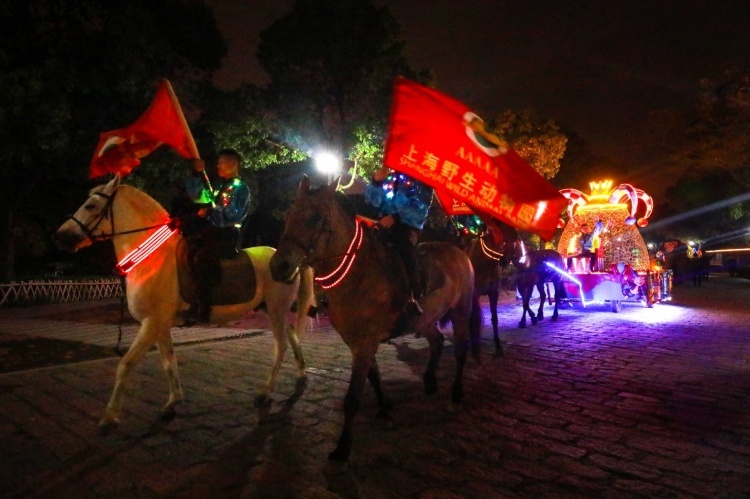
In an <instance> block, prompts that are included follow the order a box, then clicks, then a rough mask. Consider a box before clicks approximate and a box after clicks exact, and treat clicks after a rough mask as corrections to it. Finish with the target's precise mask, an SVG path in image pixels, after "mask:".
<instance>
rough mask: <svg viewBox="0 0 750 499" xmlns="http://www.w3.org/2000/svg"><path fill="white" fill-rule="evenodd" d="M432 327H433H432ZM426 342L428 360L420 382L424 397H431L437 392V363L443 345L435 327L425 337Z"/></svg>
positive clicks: (443, 337) (442, 340) (441, 334)
mask: <svg viewBox="0 0 750 499" xmlns="http://www.w3.org/2000/svg"><path fill="white" fill-rule="evenodd" d="M433 327H434V326H433ZM427 341H428V343H429V345H430V358H429V359H428V360H427V368H426V369H425V372H424V376H422V381H423V382H424V393H425V395H432V394H433V393H435V392H436V391H437V376H436V375H435V372H436V371H437V366H438V362H440V356H441V355H442V354H443V344H444V343H445V336H443V333H441V332H440V330H439V329H438V328H437V327H434V330H433V332H432V334H430V335H428V336H427Z"/></svg>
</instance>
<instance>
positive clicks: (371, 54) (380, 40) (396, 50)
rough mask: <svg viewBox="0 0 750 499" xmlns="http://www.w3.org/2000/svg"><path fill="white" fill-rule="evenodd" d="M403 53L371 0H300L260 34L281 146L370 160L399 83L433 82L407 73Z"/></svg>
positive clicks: (391, 24) (388, 17) (393, 27)
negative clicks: (371, 148)
mask: <svg viewBox="0 0 750 499" xmlns="http://www.w3.org/2000/svg"><path fill="white" fill-rule="evenodd" d="M405 47H406V45H405V42H404V40H403V38H402V36H401V32H400V26H399V24H398V23H397V21H396V20H395V18H394V17H393V15H392V14H391V12H390V10H389V9H388V8H385V7H376V6H375V5H374V3H373V2H372V1H371V0H296V1H295V2H294V5H293V7H292V10H291V11H290V13H289V14H287V15H286V16H284V17H282V18H281V19H279V20H278V21H276V22H275V23H274V24H273V25H271V26H270V27H269V28H268V29H266V30H265V31H263V32H262V33H261V43H260V46H259V48H258V54H257V55H258V58H259V60H260V62H261V64H262V65H263V67H264V68H265V69H266V71H267V72H268V74H269V75H270V83H269V85H268V87H267V89H266V90H267V96H268V102H269V108H270V109H272V110H273V118H274V123H275V124H276V126H277V129H278V132H279V134H280V137H281V138H282V140H284V141H285V142H287V143H290V144H292V145H294V146H295V147H298V148H299V149H301V150H303V151H306V152H310V151H314V150H316V149H320V148H324V149H328V150H331V151H333V152H335V153H337V154H338V155H340V156H341V157H349V158H351V159H354V157H357V156H359V157H360V158H365V157H368V158H369V157H372V155H371V154H370V155H367V154H362V153H363V150H366V149H367V147H368V146H367V144H370V145H371V144H378V145H382V144H381V143H382V141H383V139H384V138H385V130H386V123H387V120H388V110H389V108H390V101H391V95H392V86H393V81H394V79H395V77H396V76H399V75H401V76H406V77H409V78H413V79H418V80H422V81H425V80H426V79H427V78H428V74H427V73H426V72H424V73H423V74H417V72H416V71H414V70H413V69H411V68H410V66H409V64H408V62H407V60H406V56H405ZM362 141H364V143H365V145H362ZM370 166H371V167H372V168H374V165H370Z"/></svg>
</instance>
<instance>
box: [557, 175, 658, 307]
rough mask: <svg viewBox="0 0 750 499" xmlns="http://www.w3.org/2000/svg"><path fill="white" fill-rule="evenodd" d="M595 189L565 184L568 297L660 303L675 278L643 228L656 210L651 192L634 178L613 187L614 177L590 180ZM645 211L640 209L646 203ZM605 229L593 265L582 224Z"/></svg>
mask: <svg viewBox="0 0 750 499" xmlns="http://www.w3.org/2000/svg"><path fill="white" fill-rule="evenodd" d="M589 186H590V188H591V194H589V195H586V194H584V193H582V192H581V191H579V190H576V189H562V190H561V191H560V193H561V194H563V196H565V197H566V198H567V199H568V201H569V203H568V221H567V223H566V222H564V221H562V220H561V226H562V224H565V225H564V227H565V228H564V230H563V233H562V236H561V237H560V242H559V244H558V248H557V251H558V252H559V253H560V254H561V255H562V256H563V258H564V259H565V262H566V265H567V267H568V268H567V269H566V270H567V278H566V279H565V291H566V294H567V299H568V300H575V301H580V302H581V303H582V304H583V305H584V306H585V305H586V304H588V303H591V302H599V303H603V302H609V303H611V304H612V310H613V311H614V312H618V311H620V309H621V306H622V302H628V301H630V302H645V304H646V305H647V306H648V307H649V308H650V307H653V305H654V303H657V302H660V301H662V300H666V299H668V298H669V297H670V294H671V289H672V281H671V276H670V273H669V271H663V270H662V269H661V266H660V265H658V264H657V263H656V262H652V261H651V257H650V255H649V252H648V248H647V247H646V243H645V242H644V241H643V237H641V235H640V233H639V232H638V228H639V227H645V226H646V225H647V224H648V217H649V216H650V215H651V211H652V210H653V200H652V199H651V196H649V195H648V194H646V193H645V192H643V191H642V190H641V189H637V188H635V187H633V186H632V185H630V184H620V185H618V186H617V187H615V188H613V187H612V181H611V180H605V181H601V182H590V183H589ZM641 205H642V206H643V207H644V208H645V213H643V216H642V217H640V218H636V214H637V212H638V210H639V207H640V206H641ZM598 222H601V223H600V226H601V227H602V228H603V230H602V231H601V232H600V233H599V234H598V236H595V237H596V238H598V240H596V241H595V242H594V248H595V249H594V255H595V256H593V258H595V259H596V261H595V262H594V269H593V271H592V270H590V267H589V263H590V262H589V258H584V257H581V256H577V255H579V253H580V250H579V248H580V240H579V237H580V234H581V225H582V224H584V223H585V224H588V225H589V227H595V226H596V224H597V223H598Z"/></svg>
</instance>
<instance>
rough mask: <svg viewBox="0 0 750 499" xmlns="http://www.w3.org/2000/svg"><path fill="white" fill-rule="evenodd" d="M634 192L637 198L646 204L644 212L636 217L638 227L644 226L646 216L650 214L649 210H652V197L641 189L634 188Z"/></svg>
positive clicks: (646, 219)
mask: <svg viewBox="0 0 750 499" xmlns="http://www.w3.org/2000/svg"><path fill="white" fill-rule="evenodd" d="M635 192H636V193H637V194H638V199H639V200H641V201H643V204H644V205H645V206H646V214H645V215H643V216H642V217H641V218H639V219H638V222H637V224H638V227H645V226H647V225H648V217H650V216H651V212H652V211H654V199H653V198H652V197H651V196H649V195H648V194H646V193H645V192H643V191H642V190H641V189H636V190H635Z"/></svg>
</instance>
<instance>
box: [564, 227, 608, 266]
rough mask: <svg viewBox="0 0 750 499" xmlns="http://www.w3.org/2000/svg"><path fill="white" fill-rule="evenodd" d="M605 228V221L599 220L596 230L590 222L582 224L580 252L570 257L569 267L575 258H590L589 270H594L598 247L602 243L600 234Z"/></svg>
mask: <svg viewBox="0 0 750 499" xmlns="http://www.w3.org/2000/svg"><path fill="white" fill-rule="evenodd" d="M603 230H604V222H602V221H601V220H599V221H598V222H596V225H595V226H594V231H593V232H592V231H591V227H589V224H587V223H585V222H584V223H582V224H581V234H580V235H579V236H578V244H579V247H580V252H579V253H578V254H577V255H574V256H571V257H569V258H568V268H569V269H570V268H571V264H572V260H573V258H588V259H589V261H588V264H589V268H588V270H589V272H593V271H594V270H595V269H596V267H597V255H596V253H597V251H596V250H597V249H598V247H599V244H600V243H601V242H600V240H599V234H600V233H601V232H602V231H603Z"/></svg>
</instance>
